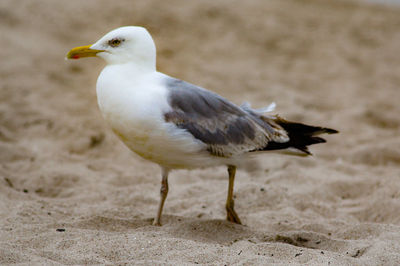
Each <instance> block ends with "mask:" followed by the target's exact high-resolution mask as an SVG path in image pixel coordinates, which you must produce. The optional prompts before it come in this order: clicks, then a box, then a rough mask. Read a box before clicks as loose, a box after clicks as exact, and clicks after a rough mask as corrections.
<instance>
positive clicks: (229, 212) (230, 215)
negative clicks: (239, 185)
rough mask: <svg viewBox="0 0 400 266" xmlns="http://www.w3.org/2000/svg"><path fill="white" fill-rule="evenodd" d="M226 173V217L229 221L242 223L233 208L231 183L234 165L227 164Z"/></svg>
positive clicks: (233, 179) (233, 175)
mask: <svg viewBox="0 0 400 266" xmlns="http://www.w3.org/2000/svg"><path fill="white" fill-rule="evenodd" d="M228 174H229V187H228V197H227V199H226V219H227V220H228V221H230V222H233V223H237V224H242V222H241V221H240V219H239V216H238V215H237V214H236V212H235V210H234V205H235V203H234V201H233V184H234V182H235V174H236V166H234V165H228Z"/></svg>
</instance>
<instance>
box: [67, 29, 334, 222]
mask: <svg viewBox="0 0 400 266" xmlns="http://www.w3.org/2000/svg"><path fill="white" fill-rule="evenodd" d="M88 56H99V57H101V58H103V59H104V60H105V61H106V62H107V66H106V67H105V68H104V69H103V71H102V72H101V74H100V76H99V78H98V80H97V98H98V104H99V107H100V110H101V112H102V114H103V116H104V119H105V120H106V121H107V123H108V124H109V125H110V127H111V128H112V130H113V131H114V133H115V134H116V135H117V136H118V137H119V138H120V139H121V140H122V141H123V142H124V143H125V144H126V145H127V146H128V147H129V148H130V149H131V150H132V151H134V152H135V153H137V154H138V155H140V156H142V157H143V158H145V159H148V160H150V161H152V162H155V163H157V164H159V165H160V166H161V168H162V182H161V184H162V186H161V200H160V205H159V208H158V212H157V217H156V219H155V220H154V224H157V225H159V224H160V219H161V213H162V208H163V204H164V201H165V199H166V196H167V193H168V173H169V171H170V170H171V169H179V168H197V167H208V166H215V165H227V166H228V172H229V189H228V198H227V202H226V209H227V219H228V220H229V221H232V222H236V223H240V219H239V217H238V216H237V214H236V212H235V211H234V208H233V205H234V203H233V182H234V176H235V171H236V165H238V164H240V163H241V162H242V161H243V160H246V159H247V158H249V156H250V154H254V152H256V151H266V150H273V151H275V150H279V149H289V148H295V149H297V150H298V151H300V152H301V153H303V154H306V155H307V154H310V153H309V151H308V149H307V145H311V144H315V143H320V142H324V140H323V139H322V138H319V137H315V136H314V135H316V134H320V133H335V132H336V131H335V130H332V129H327V128H320V127H312V126H306V125H303V124H299V123H292V122H287V121H285V120H283V119H281V118H279V117H275V116H266V115H264V113H265V112H270V111H272V110H273V109H274V108H275V104H274V103H273V104H271V105H270V106H268V107H266V108H262V109H258V110H255V109H252V108H251V106H250V104H248V103H245V104H243V105H242V106H241V107H239V106H236V105H235V104H233V103H231V102H229V101H228V100H226V99H224V98H222V97H221V96H219V95H217V94H215V93H212V92H210V91H207V90H205V89H202V88H199V87H197V86H194V85H192V84H190V83H187V82H184V81H181V80H177V79H174V78H172V77H169V76H167V75H165V74H163V73H160V72H157V70H156V48H155V45H154V42H153V40H152V38H151V36H150V34H149V33H148V32H147V30H146V29H144V28H142V27H133V26H130V27H122V28H118V29H116V30H113V31H111V32H109V33H107V34H106V35H105V36H104V37H102V38H101V39H100V40H98V41H97V42H96V43H95V44H93V45H88V46H82V47H77V48H74V49H72V50H71V51H70V52H69V53H68V55H67V57H68V58H72V59H78V58H80V57H88ZM295 131H298V132H295Z"/></svg>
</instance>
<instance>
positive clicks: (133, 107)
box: [97, 65, 209, 168]
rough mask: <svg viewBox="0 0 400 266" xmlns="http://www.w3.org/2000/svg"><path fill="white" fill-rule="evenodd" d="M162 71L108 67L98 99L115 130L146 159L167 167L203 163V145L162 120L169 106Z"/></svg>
mask: <svg viewBox="0 0 400 266" xmlns="http://www.w3.org/2000/svg"><path fill="white" fill-rule="evenodd" d="M162 78H163V74H161V73H158V72H152V73H140V74H138V75H135V71H133V70H132V69H129V68H127V67H123V66H121V65H110V66H107V67H106V68H105V69H104V70H103V71H102V73H101V74H100V76H99V78H98V81H97V98H98V104H99V107H100V110H101V112H102V114H103V117H104V119H105V120H106V121H107V123H108V124H109V125H110V126H111V128H112V130H113V131H114V133H115V134H116V135H117V136H118V137H119V138H120V139H121V140H122V141H123V142H124V143H125V144H126V145H127V146H128V147H129V148H130V149H131V150H133V151H134V152H136V153H137V154H139V155H140V156H142V157H143V158H145V159H148V160H151V161H153V162H156V163H158V164H160V165H163V166H165V167H170V168H192V167H200V166H206V165H205V164H206V163H205V162H206V161H209V155H208V153H207V152H206V151H205V144H204V143H202V142H200V141H198V140H196V139H194V138H193V136H192V135H191V134H190V133H188V132H186V131H185V130H182V129H179V128H177V127H176V126H175V125H173V124H169V123H165V121H164V117H163V114H164V113H165V112H167V111H168V110H169V109H170V106H169V104H168V100H167V90H166V88H165V87H164V86H163V84H162Z"/></svg>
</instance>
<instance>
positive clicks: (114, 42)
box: [108, 38, 124, 47]
mask: <svg viewBox="0 0 400 266" xmlns="http://www.w3.org/2000/svg"><path fill="white" fill-rule="evenodd" d="M123 41H124V40H122V39H118V38H114V39H111V40H109V41H108V45H110V46H111V47H117V46H119V45H120V44H121V42H123Z"/></svg>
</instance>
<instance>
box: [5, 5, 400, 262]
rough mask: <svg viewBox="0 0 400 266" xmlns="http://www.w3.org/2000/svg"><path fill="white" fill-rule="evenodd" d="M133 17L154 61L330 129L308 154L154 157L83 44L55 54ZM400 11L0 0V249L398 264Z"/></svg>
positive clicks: (16, 254)
mask: <svg viewBox="0 0 400 266" xmlns="http://www.w3.org/2000/svg"><path fill="white" fill-rule="evenodd" d="M123 25H143V26H145V27H147V28H148V29H149V31H150V32H151V33H152V35H153V36H154V39H155V42H156V44H157V47H158V68H159V70H160V71H162V72H165V73H167V74H169V75H172V76H175V77H178V78H181V79H184V80H187V81H190V82H192V83H194V84H197V85H201V86H203V87H206V88H208V89H211V90H214V91H216V92H217V93H219V94H221V95H223V96H225V97H227V98H228V99H230V100H232V101H234V102H235V103H237V104H240V103H242V102H243V101H249V102H251V103H252V105H253V106H254V107H263V106H266V105H267V104H269V103H270V102H272V101H275V102H276V103H277V105H278V106H277V112H278V113H279V114H281V115H282V116H284V117H286V118H288V119H291V120H298V121H301V122H307V123H310V124H315V125H322V126H328V127H332V128H335V129H338V130H340V131H341V133H340V134H339V135H332V136H328V138H327V139H328V143H327V144H323V145H315V146H313V147H312V151H313V153H314V156H313V157H310V158H297V157H290V156H283V155H274V154H265V155H262V156H260V157H259V159H258V167H255V166H249V167H247V168H242V169H239V170H238V172H237V179H236V186H235V195H236V211H237V212H238V214H239V215H240V217H241V219H242V222H243V223H244V224H245V225H243V226H240V225H235V224H231V223H229V222H227V221H225V215H226V214H225V209H224V206H225V197H226V191H227V186H228V182H227V173H226V169H225V168H224V167H218V168H212V169H203V170H194V171H184V170H182V171H176V172H173V173H172V174H171V175H170V192H169V196H168V199H167V202H166V205H165V208H164V220H163V221H164V225H163V226H162V227H155V226H152V225H151V221H152V218H153V217H154V215H155V212H156V208H157V204H158V192H159V182H160V169H159V167H158V166H157V165H155V164H152V163H150V162H146V161H144V160H143V159H141V158H139V157H138V156H136V155H134V154H133V153H131V152H130V151H129V150H128V149H127V148H126V147H124V145H123V144H122V143H121V142H120V141H119V140H118V139H117V138H116V137H115V136H114V135H113V133H112V132H111V131H110V130H109V128H108V127H107V126H106V125H105V122H104V121H103V119H102V117H101V114H100V112H99V110H98V108H97V103H96V95H95V83H96V78H97V76H98V74H99V72H100V70H101V69H102V67H103V66H104V63H103V62H102V61H101V60H99V59H86V60H78V61H73V62H72V61H64V56H65V54H66V53H67V52H68V51H69V49H70V48H72V47H75V46H78V45H86V44H90V43H93V42H94V41H95V40H97V39H98V38H99V37H101V36H102V35H103V34H105V33H106V32H108V31H109V30H111V29H114V28H116V27H119V26H123ZM399 28H400V9H399V8H395V7H390V6H386V7H385V6H378V5H374V4H363V3H359V4H356V3H351V2H341V1H328V0H326V1H322V0H318V1H317V0H313V1H304V0H297V1H294V0H293V1H281V0H271V1H262V0H249V1H228V0H221V1H213V0H204V1H178V0H173V1H161V0H159V1H156V0H148V1H128V0H123V1H108V0H107V1H106V0H99V1H94V0H88V1H78V0H69V1H53V0H40V1H39V0H35V1H33V0H26V1H15V0H2V1H1V2H0V33H1V40H2V41H1V48H0V57H1V61H0V264H11V263H17V264H25V265H28V264H29V265H61V264H86V265H87V264H109V265H118V264H145V265H154V264H159V265H164V264H166V265H178V264H186V265H190V264H207V265H224V264H226V265H234V264H237V265H256V264H263V265H266V264H281V265H287V264H294V265H295V264H307V265H329V264H330V265H399V264H400V137H399V128H400V116H399V113H400V105H399V99H400V75H399V65H400V53H399V47H400V31H399Z"/></svg>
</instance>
